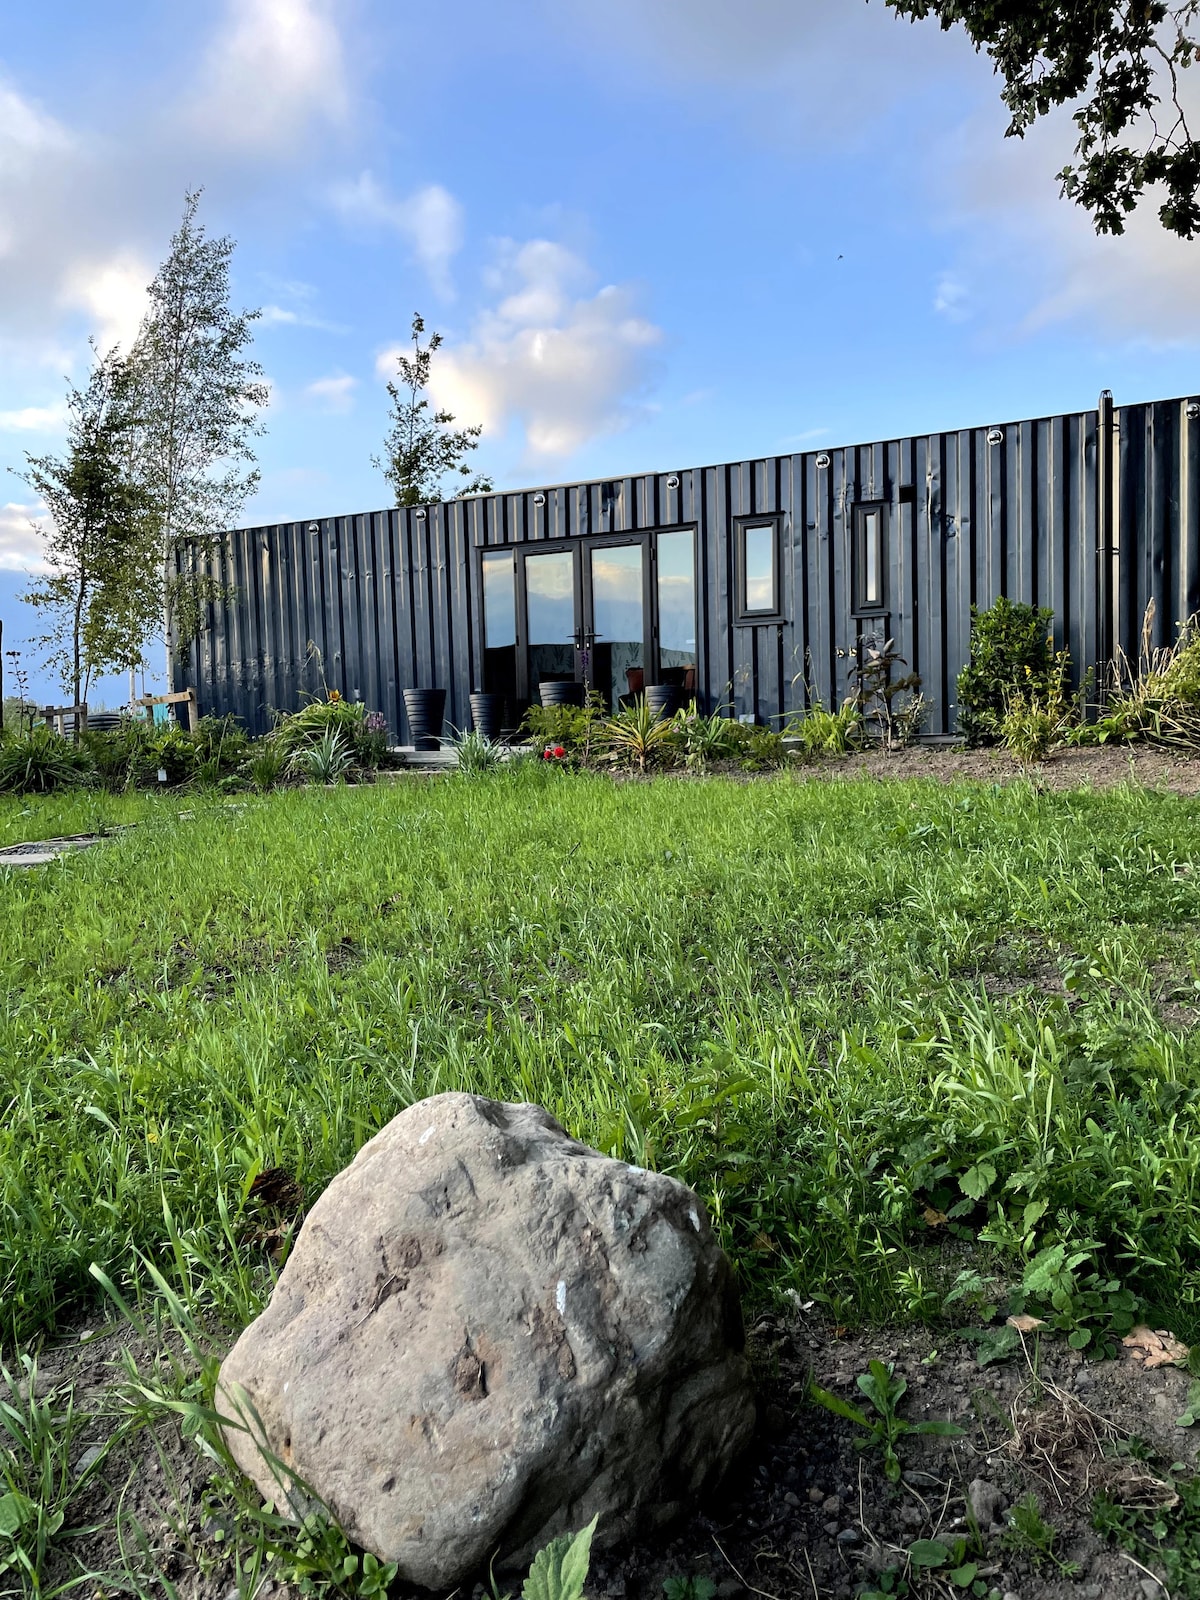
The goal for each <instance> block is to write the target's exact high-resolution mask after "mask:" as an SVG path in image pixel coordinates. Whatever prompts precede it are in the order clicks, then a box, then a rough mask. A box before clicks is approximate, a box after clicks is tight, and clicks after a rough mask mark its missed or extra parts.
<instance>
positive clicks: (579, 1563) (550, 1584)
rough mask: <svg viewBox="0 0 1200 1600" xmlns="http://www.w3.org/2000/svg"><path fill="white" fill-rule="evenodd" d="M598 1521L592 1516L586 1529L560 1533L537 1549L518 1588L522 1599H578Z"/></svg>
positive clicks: (585, 1579)
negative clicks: (521, 1586)
mask: <svg viewBox="0 0 1200 1600" xmlns="http://www.w3.org/2000/svg"><path fill="white" fill-rule="evenodd" d="M599 1520H600V1518H599V1516H598V1515H597V1516H594V1517H593V1518H592V1520H591V1521H590V1522H589V1523H588V1525H587V1527H586V1528H581V1529H580V1530H579V1532H578V1533H576V1534H570V1533H564V1534H562V1535H561V1537H559V1538H557V1539H552V1540H551V1541H550V1543H549V1544H548V1545H547V1546H546V1548H545V1549H544V1550H539V1551H538V1553H537V1555H536V1556H534V1558H533V1565H532V1566H531V1567H530V1569H529V1576H528V1577H527V1578H526V1579H525V1586H524V1588H523V1589H522V1590H521V1596H522V1600H581V1597H582V1595H583V1586H584V1584H585V1583H586V1582H587V1575H588V1568H589V1567H590V1566H591V1557H592V1535H593V1534H594V1533H595V1531H596V1524H597V1522H599Z"/></svg>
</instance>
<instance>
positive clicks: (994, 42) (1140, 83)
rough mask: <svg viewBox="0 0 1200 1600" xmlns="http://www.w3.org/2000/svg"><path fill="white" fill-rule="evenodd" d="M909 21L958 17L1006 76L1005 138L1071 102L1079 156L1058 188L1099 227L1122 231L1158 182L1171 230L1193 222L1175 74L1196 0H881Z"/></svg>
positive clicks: (1199, 220) (1198, 186)
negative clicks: (1169, 0)
mask: <svg viewBox="0 0 1200 1600" xmlns="http://www.w3.org/2000/svg"><path fill="white" fill-rule="evenodd" d="M886 4H887V5H888V6H889V7H890V8H891V9H892V10H893V11H895V12H897V13H898V14H899V15H900V16H904V17H908V18H909V19H910V20H912V21H919V20H921V19H923V18H927V17H936V18H937V19H938V21H939V22H940V23H941V25H942V28H943V29H950V28H954V27H960V26H961V27H962V28H964V29H965V30H966V32H967V34H968V36H969V38H970V39H971V41H972V43H973V44H974V46H975V48H976V50H982V51H985V52H986V53H987V54H988V56H990V58H991V60H992V64H993V65H994V67H995V69H996V72H997V73H998V74H999V76H1000V77H1001V78H1002V79H1003V82H1004V87H1003V89H1002V90H1001V95H1000V97H1001V99H1002V100H1003V102H1004V104H1005V106H1006V107H1007V108H1008V111H1009V115H1010V120H1009V125H1008V128H1007V130H1006V132H1007V135H1008V136H1009V137H1013V136H1016V137H1018V138H1019V137H1022V136H1023V135H1024V134H1025V132H1026V131H1027V130H1028V129H1029V128H1031V127H1032V126H1033V124H1034V123H1035V122H1037V121H1038V120H1039V119H1040V118H1042V117H1045V116H1048V115H1049V113H1050V112H1051V111H1053V110H1054V109H1055V108H1056V107H1058V106H1063V105H1068V104H1072V103H1074V102H1078V105H1077V106H1076V109H1075V111H1074V112H1073V120H1074V122H1075V127H1076V130H1077V131H1076V142H1075V155H1076V158H1077V159H1076V161H1075V162H1074V163H1073V164H1071V165H1068V166H1065V167H1064V168H1063V169H1062V170H1061V172H1059V173H1058V179H1059V182H1060V184H1061V186H1062V193H1063V194H1064V195H1065V196H1066V197H1067V198H1068V199H1070V200H1074V201H1075V202H1076V203H1077V204H1079V205H1081V206H1082V207H1083V208H1084V209H1085V210H1086V211H1087V212H1088V213H1089V214H1090V216H1091V218H1092V221H1093V223H1094V225H1095V228H1096V231H1097V233H1123V232H1124V231H1125V219H1126V217H1127V216H1128V215H1129V214H1130V213H1131V212H1132V211H1133V210H1134V209H1135V208H1136V207H1137V205H1138V203H1139V202H1140V201H1141V199H1142V198H1143V196H1144V195H1145V193H1146V191H1147V190H1149V189H1158V190H1159V192H1160V196H1161V200H1160V204H1159V207H1158V219H1159V221H1160V222H1161V224H1162V226H1163V227H1164V228H1165V229H1166V230H1167V232H1169V233H1174V234H1178V235H1179V237H1180V238H1182V239H1193V238H1195V237H1196V235H1197V233H1198V232H1200V199H1198V196H1200V141H1197V140H1196V139H1195V138H1193V137H1192V132H1191V129H1190V127H1189V125H1188V119H1187V114H1186V110H1185V95H1184V92H1183V82H1182V74H1183V73H1184V72H1185V71H1186V70H1187V69H1188V68H1189V67H1191V66H1192V65H1193V64H1194V63H1195V61H1196V57H1197V52H1198V50H1200V40H1198V39H1197V37H1196V34H1195V29H1196V23H1197V15H1198V13H1200V0H1184V3H1183V4H1179V5H1166V4H1163V3H1162V0H1080V3H1076V0H1071V3H1068V0H1031V3H1028V4H1026V3H1023V0H1022V3H1018V0H886Z"/></svg>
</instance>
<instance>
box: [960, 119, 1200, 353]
mask: <svg viewBox="0 0 1200 1600" xmlns="http://www.w3.org/2000/svg"><path fill="white" fill-rule="evenodd" d="M1001 126H1002V123H1001V118H1000V116H999V114H998V113H997V112H996V111H995V110H994V108H991V107H989V108H988V111H987V113H986V114H980V115H978V116H976V117H974V118H972V119H971V120H970V121H969V122H968V123H967V124H965V125H964V127H963V128H962V130H961V132H960V136H959V137H958V138H956V140H955V141H954V144H953V148H954V150H955V157H956V158H955V161H954V162H953V163H952V164H951V165H950V166H949V167H948V169H946V170H945V177H944V179H943V196H944V199H943V203H942V206H941V207H940V208H939V209H940V210H941V213H942V219H941V220H942V225H943V228H944V229H945V230H946V231H947V232H949V233H951V234H954V235H957V239H958V256H957V260H956V261H955V263H954V265H953V267H952V268H951V269H948V270H947V272H946V273H945V274H944V275H943V278H942V281H941V285H940V286H939V292H938V297H937V301H936V302H935V303H936V304H937V309H938V310H939V311H942V312H943V313H944V314H946V315H948V316H951V317H956V316H957V317H958V318H959V319H960V320H961V318H962V317H963V316H965V315H966V314H970V315H971V316H972V317H973V319H974V320H976V321H977V322H979V323H981V324H982V325H983V326H984V328H985V330H987V331H989V332H990V333H993V334H994V333H995V332H996V331H997V330H1003V332H1004V334H1005V336H1007V337H1009V338H1013V337H1015V338H1026V337H1029V336H1030V335H1033V334H1036V333H1038V332H1040V331H1041V330H1043V329H1046V328H1049V327H1053V326H1056V325H1062V324H1073V325H1075V326H1076V327H1077V328H1082V329H1085V330H1086V331H1087V332H1088V333H1089V334H1090V335H1091V336H1092V337H1096V338H1101V339H1111V340H1118V341H1131V342H1134V343H1139V344H1143V345H1150V346H1154V347H1160V348H1162V347H1169V346H1180V345H1191V344H1195V343H1196V342H1197V341H1200V292H1198V291H1200V257H1198V256H1197V246H1196V244H1195V243H1194V242H1193V243H1189V242H1187V241H1185V240H1182V239H1178V238H1176V237H1175V236H1174V235H1173V234H1169V233H1167V232H1166V231H1165V230H1164V229H1163V227H1162V225H1161V224H1160V223H1159V221H1158V216H1157V203H1156V202H1155V201H1154V199H1153V197H1151V198H1150V199H1149V200H1148V201H1144V202H1143V204H1142V205H1141V206H1140V207H1139V208H1138V210H1137V211H1136V212H1134V213H1133V215H1132V216H1130V217H1129V218H1128V219H1127V222H1126V231H1125V232H1124V233H1123V234H1121V235H1119V236H1117V237H1112V236H1097V234H1096V232H1095V230H1094V228H1093V226H1092V224H1091V222H1090V220H1089V218H1088V216H1087V214H1086V213H1085V212H1083V211H1082V210H1081V209H1080V208H1079V207H1078V206H1076V205H1074V204H1073V203H1072V202H1070V201H1068V200H1065V199H1063V198H1062V197H1061V196H1060V194H1059V192H1058V184H1057V182H1056V181H1055V179H1054V177H1053V174H1054V173H1055V172H1056V171H1058V169H1059V168H1060V167H1061V166H1062V165H1063V164H1064V162H1065V161H1067V160H1069V159H1070V151H1071V146H1072V144H1073V142H1074V130H1073V127H1072V124H1071V123H1070V121H1069V119H1068V117H1067V116H1066V114H1065V113H1059V114H1056V116H1055V117H1053V118H1051V119H1049V120H1047V121H1046V122H1044V123H1041V124H1039V126H1038V127H1037V128H1035V129H1034V130H1032V131H1031V132H1030V133H1029V134H1028V135H1027V136H1026V137H1025V138H1024V139H1023V140H1022V139H1004V138H1002V137H1001ZM944 160H945V156H944V152H943V153H942V161H943V163H944Z"/></svg>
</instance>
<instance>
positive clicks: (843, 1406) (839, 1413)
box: [809, 1383, 871, 1429]
mask: <svg viewBox="0 0 1200 1600" xmlns="http://www.w3.org/2000/svg"><path fill="white" fill-rule="evenodd" d="M809 1392H810V1394H811V1395H812V1398H813V1399H814V1400H815V1401H816V1402H817V1404H818V1405H819V1406H824V1407H825V1409H826V1411H832V1412H833V1414H834V1416H835V1417H845V1418H846V1420H847V1421H848V1422H857V1423H858V1425H859V1427H860V1428H867V1429H870V1427H871V1424H870V1422H869V1421H868V1419H867V1414H866V1412H865V1411H860V1410H859V1409H858V1407H857V1406H853V1405H851V1404H850V1402H849V1400H843V1399H842V1397H841V1395H840V1394H830V1392H829V1390H828V1389H822V1388H820V1387H819V1386H818V1385H817V1384H815V1383H814V1384H813V1386H812V1388H811V1390H810V1391H809Z"/></svg>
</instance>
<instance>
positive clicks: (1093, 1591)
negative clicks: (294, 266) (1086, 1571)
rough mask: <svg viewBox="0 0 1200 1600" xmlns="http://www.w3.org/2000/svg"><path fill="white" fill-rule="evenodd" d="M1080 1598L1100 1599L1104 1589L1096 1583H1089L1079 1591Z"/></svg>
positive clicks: (1087, 1599) (1083, 1599) (1085, 1599)
mask: <svg viewBox="0 0 1200 1600" xmlns="http://www.w3.org/2000/svg"><path fill="white" fill-rule="evenodd" d="M1079 1593H1080V1595H1081V1597H1082V1600H1100V1596H1101V1595H1102V1594H1103V1593H1104V1590H1103V1589H1102V1588H1101V1586H1100V1585H1099V1584H1098V1583H1089V1584H1088V1585H1087V1587H1086V1588H1084V1589H1081V1590H1080V1591H1079Z"/></svg>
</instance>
